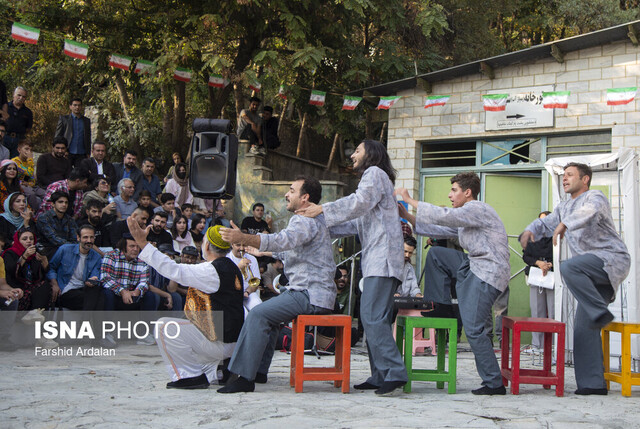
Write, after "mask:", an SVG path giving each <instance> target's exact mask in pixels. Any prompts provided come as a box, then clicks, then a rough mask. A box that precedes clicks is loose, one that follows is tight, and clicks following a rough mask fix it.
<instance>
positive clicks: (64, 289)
mask: <svg viewBox="0 0 640 429" xmlns="http://www.w3.org/2000/svg"><path fill="white" fill-rule="evenodd" d="M77 238H78V243H77V244H63V245H62V246H60V247H59V248H58V250H57V251H56V253H55V254H54V255H53V258H51V262H50V264H49V272H48V273H47V278H48V279H49V280H50V281H51V288H52V291H53V293H60V304H61V305H62V306H63V307H65V308H69V309H71V310H84V311H93V310H102V309H103V308H104V293H103V290H102V287H101V286H100V282H99V277H100V265H101V264H102V257H101V256H100V254H98V252H96V251H95V250H94V247H95V246H94V238H95V230H94V229H93V227H92V226H91V225H82V226H81V227H80V229H79V230H78V237H77Z"/></svg>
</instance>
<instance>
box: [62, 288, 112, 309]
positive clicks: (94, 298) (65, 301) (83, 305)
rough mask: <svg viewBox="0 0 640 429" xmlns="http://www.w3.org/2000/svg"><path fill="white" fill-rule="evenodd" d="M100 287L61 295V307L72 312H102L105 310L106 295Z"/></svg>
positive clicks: (73, 290) (76, 290) (71, 291)
mask: <svg viewBox="0 0 640 429" xmlns="http://www.w3.org/2000/svg"><path fill="white" fill-rule="evenodd" d="M102 289H103V288H101V287H100V286H92V287H88V286H85V287H83V288H82V289H72V290H70V291H68V292H65V293H63V294H62V295H60V305H62V306H63V307H64V308H68V309H70V310H82V311H95V310H97V311H101V310H103V309H104V293H103V292H102Z"/></svg>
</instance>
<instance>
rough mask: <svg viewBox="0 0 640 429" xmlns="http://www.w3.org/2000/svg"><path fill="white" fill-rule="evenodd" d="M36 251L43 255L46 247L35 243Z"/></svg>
mask: <svg viewBox="0 0 640 429" xmlns="http://www.w3.org/2000/svg"><path fill="white" fill-rule="evenodd" d="M36 252H38V253H39V254H41V255H44V254H45V253H46V249H45V247H44V245H43V244H42V243H36Z"/></svg>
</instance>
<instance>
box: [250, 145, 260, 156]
mask: <svg viewBox="0 0 640 429" xmlns="http://www.w3.org/2000/svg"><path fill="white" fill-rule="evenodd" d="M249 153H250V154H252V155H260V151H259V150H258V147H257V146H251V149H249Z"/></svg>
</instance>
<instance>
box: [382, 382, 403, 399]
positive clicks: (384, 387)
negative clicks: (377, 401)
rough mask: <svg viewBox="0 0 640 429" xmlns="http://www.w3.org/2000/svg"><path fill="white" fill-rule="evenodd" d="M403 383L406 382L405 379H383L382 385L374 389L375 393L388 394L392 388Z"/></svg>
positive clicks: (394, 388)
mask: <svg viewBox="0 0 640 429" xmlns="http://www.w3.org/2000/svg"><path fill="white" fill-rule="evenodd" d="M405 384H407V382H406V381H385V382H384V383H382V386H380V388H379V389H378V390H376V395H379V396H382V395H389V394H391V393H392V392H393V391H394V390H396V389H397V388H399V387H402V386H404V385H405Z"/></svg>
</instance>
